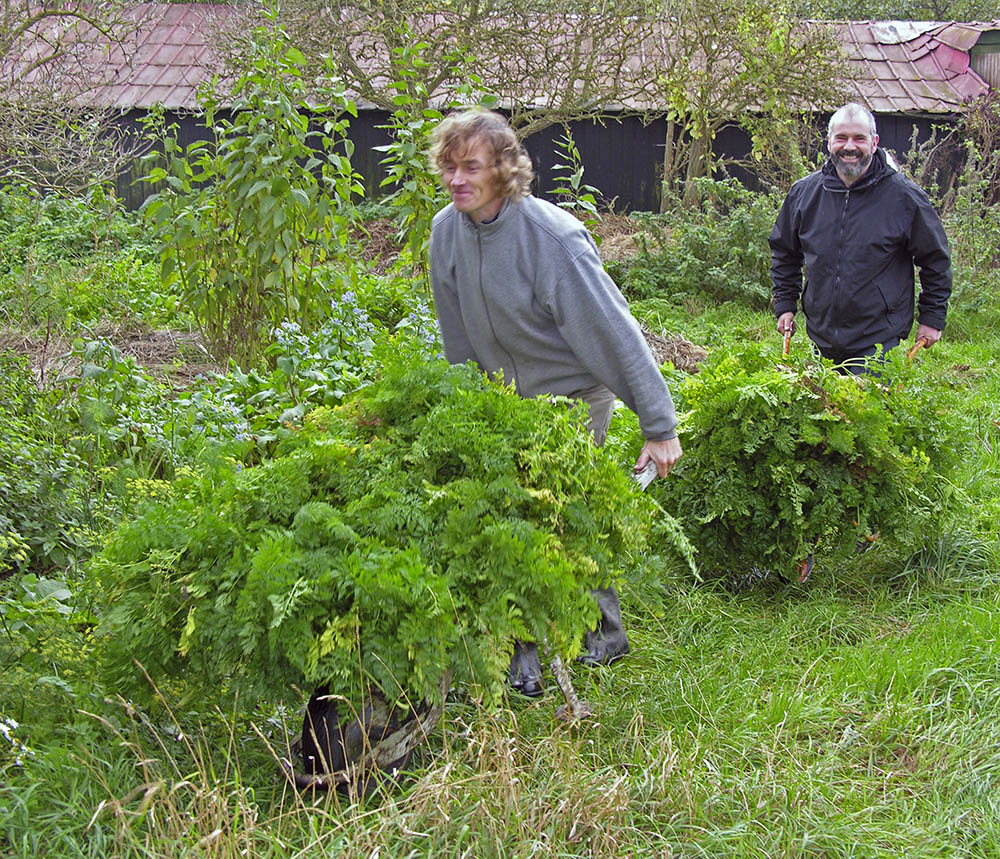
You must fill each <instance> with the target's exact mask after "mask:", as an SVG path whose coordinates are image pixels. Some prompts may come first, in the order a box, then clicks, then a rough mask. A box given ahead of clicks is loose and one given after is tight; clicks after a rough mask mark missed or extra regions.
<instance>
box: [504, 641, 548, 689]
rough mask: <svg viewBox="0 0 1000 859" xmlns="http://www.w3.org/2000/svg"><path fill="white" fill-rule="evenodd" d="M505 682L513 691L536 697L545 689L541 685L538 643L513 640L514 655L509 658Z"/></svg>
mask: <svg viewBox="0 0 1000 859" xmlns="http://www.w3.org/2000/svg"><path fill="white" fill-rule="evenodd" d="M507 682H508V683H510V686H511V688H512V689H514V691H516V692H520V693H521V694H522V695H527V696H528V697H529V698H537V697H538V696H539V695H541V694H542V692H544V691H545V689H544V687H543V686H542V662H541V660H540V659H539V658H538V645H537V644H535V643H534V642H533V641H515V642H514V655H513V656H511V658H510V671H509V673H508V675H507Z"/></svg>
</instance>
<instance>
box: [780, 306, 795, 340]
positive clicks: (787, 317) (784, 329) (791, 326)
mask: <svg viewBox="0 0 1000 859" xmlns="http://www.w3.org/2000/svg"><path fill="white" fill-rule="evenodd" d="M778 333H779V334H787V335H788V336H789V337H791V336H792V335H793V334H794V333H795V314H794V313H792V312H791V311H788V312H787V313H782V314H781V316H779V317H778Z"/></svg>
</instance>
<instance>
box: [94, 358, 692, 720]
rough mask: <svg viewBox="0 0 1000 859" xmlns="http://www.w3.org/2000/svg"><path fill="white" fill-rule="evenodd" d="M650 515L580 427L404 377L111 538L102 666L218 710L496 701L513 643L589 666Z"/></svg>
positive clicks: (455, 380)
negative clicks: (206, 701) (595, 592)
mask: <svg viewBox="0 0 1000 859" xmlns="http://www.w3.org/2000/svg"><path fill="white" fill-rule="evenodd" d="M654 510H655V504H653V502H652V501H651V500H650V499H649V498H647V497H646V496H644V495H643V494H642V493H640V492H639V491H638V488H637V487H636V486H635V484H634V482H633V481H632V480H631V479H630V477H629V476H628V475H627V473H626V472H625V471H624V470H622V469H620V468H619V467H618V466H617V465H616V464H615V463H614V462H613V461H612V459H611V458H610V457H609V456H607V455H606V454H605V453H604V452H603V451H601V450H598V449H596V448H595V447H594V446H593V444H592V442H591V440H590V437H589V435H588V433H587V431H586V426H585V417H584V414H583V410H581V409H580V408H572V407H571V404H570V403H569V402H568V401H565V400H556V401H549V400H546V399H537V400H524V399H521V398H519V397H517V396H516V395H515V394H514V393H513V392H512V391H511V390H510V389H508V388H505V387H503V386H502V385H500V384H498V383H496V382H493V381H489V380H487V379H485V378H484V377H483V376H482V374H481V373H479V372H478V371H477V370H476V369H475V368H474V367H472V366H461V367H449V366H448V365H447V364H446V363H445V362H443V361H427V362H424V363H422V364H421V363H416V364H414V363H412V362H410V365H409V366H406V362H402V361H401V362H399V363H398V364H396V365H392V366H389V367H386V370H385V373H384V375H383V376H382V377H381V379H380V380H379V381H377V382H375V383H373V384H372V385H370V386H369V387H367V388H365V389H363V390H362V391H360V392H359V393H358V394H357V395H356V396H355V397H353V398H352V399H350V400H349V401H348V402H347V403H345V404H344V405H343V406H340V407H337V408H333V409H330V408H327V407H320V408H317V409H314V410H313V411H312V412H310V413H309V414H308V415H307V416H306V418H305V423H304V425H303V426H302V428H301V429H300V430H299V431H298V432H296V433H294V434H292V435H291V436H290V437H289V438H287V439H285V440H284V441H283V442H282V443H281V444H280V445H279V447H278V450H277V454H276V456H275V457H274V458H273V459H272V460H269V461H267V462H265V463H263V464H262V465H260V466H257V467H254V468H243V469H240V468H238V467H234V466H232V465H227V464H225V463H219V464H217V465H216V466H215V467H213V468H212V469H210V470H208V471H206V472H205V473H204V474H202V475H200V476H198V477H194V476H192V477H190V478H181V479H179V480H178V481H177V482H176V483H175V485H174V491H173V493H172V496H171V498H170V499H169V500H167V501H165V502H164V501H160V502H156V503H152V504H151V505H150V506H149V507H148V509H147V510H146V511H145V513H144V514H143V515H142V516H140V517H139V518H137V519H136V520H135V521H133V522H130V523H127V524H125V525H123V526H122V527H121V528H120V529H119V530H118V531H117V533H116V534H115V535H114V536H113V537H112V538H111V539H110V540H109V541H108V543H107V547H106V548H105V550H104V551H103V552H102V554H101V555H100V557H99V558H98V559H97V560H96V562H95V564H94V569H95V571H96V573H97V578H98V580H99V581H100V583H101V585H102V587H103V599H104V604H105V607H106V608H105V612H104V622H103V631H104V640H105V642H106V648H105V650H106V657H107V659H106V661H107V664H108V666H109V668H110V669H111V672H112V676H113V679H114V680H115V682H117V683H119V684H122V688H126V687H127V688H130V689H137V683H138V684H139V687H141V681H140V680H139V677H138V672H137V671H136V669H135V666H134V663H133V660H137V661H138V662H140V663H141V664H142V665H143V666H144V667H145V669H146V670H147V671H148V672H149V674H150V675H151V677H152V678H153V679H154V680H157V681H159V680H161V679H163V678H165V677H183V678H184V680H185V682H186V683H188V684H190V686H191V690H192V692H197V693H200V694H209V695H212V696H213V698H215V699H218V697H219V696H220V695H227V694H228V695H231V694H232V692H233V689H234V687H238V688H239V689H240V690H241V691H242V692H243V693H245V694H247V695H248V696H249V697H250V698H251V699H252V698H255V697H257V696H261V695H264V696H275V697H287V696H288V695H289V693H290V691H291V690H292V689H293V687H295V688H299V689H310V688H316V687H319V686H327V687H328V689H329V691H330V694H332V695H335V696H344V697H346V698H348V699H349V700H350V701H351V702H352V703H353V704H354V706H356V707H357V706H359V705H360V704H361V702H362V700H364V699H365V698H366V697H367V696H368V695H370V694H372V692H373V691H374V692H377V693H378V694H379V695H381V696H382V697H384V698H385V699H386V701H388V702H390V703H398V704H400V705H402V706H404V707H405V706H407V705H409V704H412V703H415V702H417V701H420V700H427V701H432V702H438V701H440V699H441V695H442V679H443V678H445V677H449V676H450V678H451V682H452V683H457V684H463V685H466V684H467V685H468V687H469V688H470V689H471V690H472V692H473V694H476V695H484V696H485V697H486V698H487V699H489V698H494V697H495V696H496V695H498V694H500V692H501V690H502V687H503V679H504V677H505V675H506V667H507V662H508V660H509V654H510V647H511V642H512V640H513V639H535V640H538V641H545V642H548V644H549V646H551V647H552V648H554V649H555V650H556V651H558V652H560V653H561V654H562V655H563V656H565V657H567V658H569V657H571V656H572V655H574V653H575V652H577V650H578V647H579V641H580V637H581V635H582V633H583V631H584V630H585V629H586V628H588V627H589V626H590V625H592V624H593V623H594V622H595V621H596V620H597V609H596V604H595V603H594V601H593V599H591V598H590V597H589V596H588V590H589V589H590V588H592V587H595V586H597V585H600V584H604V583H607V581H608V580H609V578H611V577H613V576H614V575H616V574H617V573H620V572H622V571H623V570H624V569H625V568H627V567H628V566H629V565H631V564H633V563H636V561H637V558H638V557H639V555H640V554H641V552H642V550H643V546H644V545H645V541H646V538H647V535H648V530H649V527H650V523H651V522H652V521H653V519H654V518H655V516H654ZM658 515H661V516H662V515H663V514H662V513H659V514H658ZM674 542H675V544H676V546H677V548H678V549H679V550H681V551H683V550H684V549H686V548H689V547H687V546H686V544H685V543H684V538H683V535H682V534H680V532H679V531H677V532H676V534H675V537H674Z"/></svg>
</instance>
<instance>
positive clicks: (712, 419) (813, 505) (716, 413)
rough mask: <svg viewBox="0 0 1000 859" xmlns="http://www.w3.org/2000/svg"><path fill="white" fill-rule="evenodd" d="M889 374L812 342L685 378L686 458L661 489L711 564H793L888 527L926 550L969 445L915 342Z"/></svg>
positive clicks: (717, 356)
mask: <svg viewBox="0 0 1000 859" xmlns="http://www.w3.org/2000/svg"><path fill="white" fill-rule="evenodd" d="M885 378H888V379H891V380H892V381H891V383H889V384H888V385H887V386H886V385H883V384H880V382H879V380H877V379H875V378H871V377H860V378H857V377H853V376H841V375H839V374H837V373H836V372H834V371H833V370H832V369H831V367H830V365H829V362H820V363H812V362H811V359H810V357H809V356H808V355H807V354H806V353H805V350H804V351H803V354H802V355H796V354H795V353H794V352H793V354H792V356H789V358H787V359H785V363H783V364H779V363H778V359H777V355H776V352H775V350H773V349H772V348H769V347H767V346H765V345H762V344H747V345H744V346H743V347H741V348H737V349H734V350H732V351H728V352H723V351H718V352H715V353H713V354H712V355H710V357H709V359H708V360H707V361H706V362H705V364H703V366H702V368H701V371H700V372H699V373H698V374H697V375H695V376H690V377H688V378H687V379H686V380H685V381H684V383H683V385H682V386H681V388H680V390H679V391H678V401H679V402H680V403H681V404H682V407H683V409H684V413H683V417H682V422H681V439H682V442H683V445H684V458H683V459H682V460H681V462H680V463H679V465H678V467H677V468H676V469H675V470H674V472H673V474H672V475H671V477H670V480H669V481H662V482H657V483H654V484H653V486H652V487H650V490H649V491H650V492H652V493H654V494H655V495H657V496H658V497H662V499H663V503H664V504H665V505H668V509H670V510H672V511H673V512H674V513H675V515H676V516H677V517H678V519H679V520H680V521H681V523H682V525H683V527H684V530H685V533H686V534H687V535H688V536H689V537H690V539H691V541H692V543H694V545H695V546H696V548H697V551H698V560H699V565H700V567H701V568H702V569H703V570H705V571H707V572H712V571H716V572H718V571H734V572H737V573H743V572H746V571H747V570H748V569H749V568H751V567H752V566H760V567H762V568H764V567H766V568H770V569H774V570H778V571H780V572H787V571H790V570H791V569H792V567H793V565H794V563H795V562H796V561H799V560H801V559H803V558H804V557H805V556H806V555H808V554H809V553H810V552H812V551H813V550H814V549H815V548H816V547H817V546H822V547H833V548H841V547H846V546H848V545H853V541H855V540H857V539H860V538H863V537H866V536H868V535H871V534H874V533H877V532H878V533H881V536H882V539H884V540H886V541H890V542H892V543H894V544H896V545H899V546H903V547H910V548H912V547H917V546H920V545H922V541H923V540H924V539H925V538H927V537H928V536H930V535H932V534H934V533H938V532H939V531H940V529H941V527H942V525H943V524H944V523H945V522H946V520H947V515H946V514H947V513H948V511H949V509H951V504H952V502H953V501H954V500H955V499H954V498H953V497H952V496H951V493H950V489H949V486H950V484H949V481H948V480H947V477H948V475H949V474H950V473H951V472H952V468H953V466H954V465H955V463H956V461H957V460H958V459H959V458H960V457H961V444H960V442H959V441H958V440H957V438H956V432H955V430H954V429H953V428H952V427H951V426H950V424H949V422H948V421H947V420H946V418H945V413H946V411H947V410H948V399H947V397H945V396H944V395H943V393H942V391H941V390H940V389H939V388H936V387H934V386H932V385H931V384H929V383H928V382H927V380H926V378H925V377H924V376H923V375H922V373H921V371H920V370H919V369H918V368H916V367H907V366H906V364H905V354H901V350H894V351H893V352H892V353H890V355H889V356H888V360H887V363H886V369H885Z"/></svg>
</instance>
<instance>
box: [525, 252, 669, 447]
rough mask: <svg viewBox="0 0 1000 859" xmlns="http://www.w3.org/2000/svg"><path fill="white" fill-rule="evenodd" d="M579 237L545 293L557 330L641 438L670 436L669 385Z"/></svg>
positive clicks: (620, 299)
mask: <svg viewBox="0 0 1000 859" xmlns="http://www.w3.org/2000/svg"><path fill="white" fill-rule="evenodd" d="M578 242H579V243H577V242H574V245H573V247H574V251H575V253H573V254H572V256H571V258H570V259H568V260H567V262H566V265H565V270H564V272H563V274H562V276H561V277H560V278H559V279H558V281H557V282H555V283H553V284H552V286H551V291H550V293H549V295H548V296H546V297H545V298H544V300H545V303H546V304H547V305H548V308H549V311H550V312H551V313H552V317H553V320H554V321H555V324H556V326H557V327H558V329H559V333H560V334H561V335H562V337H563V339H564V340H565V341H566V343H567V344H568V345H569V347H570V349H572V350H573V353H574V354H575V355H576V357H577V359H578V360H579V361H580V363H581V364H582V365H583V366H584V367H585V368H586V370H587V371H588V372H589V373H590V374H591V375H592V376H593V377H594V378H595V379H597V380H598V381H599V382H600V383H601V384H602V385H605V386H606V387H608V388H609V389H610V390H611V391H612V392H613V393H614V394H615V395H616V396H617V397H619V398H620V399H621V400H622V401H623V402H624V403H625V404H626V405H627V406H628V407H629V408H630V409H632V411H634V412H635V413H636V414H637V415H638V416H639V426H640V428H641V429H642V434H643V437H644V438H646V439H648V440H650V441H662V440H664V439H668V438H674V437H675V436H676V435H677V430H676V427H677V416H676V414H675V412H674V403H673V399H672V398H671V396H670V389H669V388H668V387H667V383H666V381H665V380H664V378H663V375H662V374H661V373H660V368H659V367H658V366H657V365H656V361H655V360H654V359H653V356H652V353H651V352H650V351H649V346H648V345H647V343H646V339H645V338H644V337H643V336H642V331H641V330H640V328H639V323H638V322H636V320H635V317H633V316H632V314H631V312H630V311H629V309H628V304H627V303H626V301H625V299H624V297H623V296H622V294H621V292H619V291H618V287H617V286H615V283H614V281H612V280H611V278H610V277H609V276H608V273H607V272H606V271H605V270H604V266H603V265H602V264H601V258H600V255H599V254H598V252H597V248H596V247H595V246H594V245H593V243H592V242H590V240H589V237H588V238H587V239H586V242H584V240H583V239H582V238H581V239H579V240H578ZM587 243H589V244H587Z"/></svg>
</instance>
